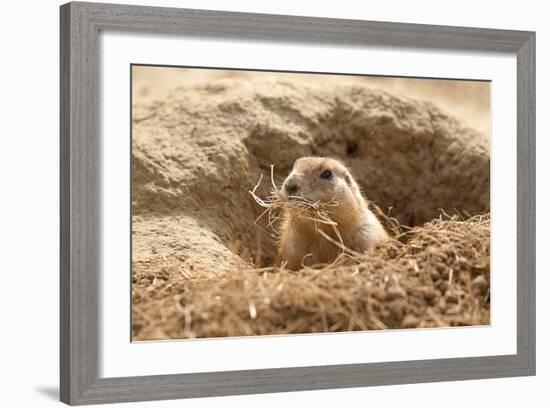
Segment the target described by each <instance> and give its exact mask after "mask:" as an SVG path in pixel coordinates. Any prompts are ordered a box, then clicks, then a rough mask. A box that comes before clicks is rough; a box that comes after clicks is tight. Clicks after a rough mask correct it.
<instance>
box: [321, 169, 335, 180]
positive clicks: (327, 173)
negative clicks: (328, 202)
mask: <svg viewBox="0 0 550 408" xmlns="http://www.w3.org/2000/svg"><path fill="white" fill-rule="evenodd" d="M320 177H321V178H322V179H325V180H328V179H330V178H332V171H330V170H325V171H323V172H322V173H321V176H320Z"/></svg>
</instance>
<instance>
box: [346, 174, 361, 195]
mask: <svg viewBox="0 0 550 408" xmlns="http://www.w3.org/2000/svg"><path fill="white" fill-rule="evenodd" d="M344 180H345V181H346V184H347V185H348V186H350V188H351V191H353V193H354V194H356V195H361V191H360V190H359V186H358V185H357V182H356V181H355V180H354V179H353V177H352V176H351V174H350V172H349V171H346V174H344Z"/></svg>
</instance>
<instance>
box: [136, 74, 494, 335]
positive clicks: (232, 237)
mask: <svg viewBox="0 0 550 408" xmlns="http://www.w3.org/2000/svg"><path fill="white" fill-rule="evenodd" d="M132 149H133V150H132V153H133V162H132V169H133V172H132V209H133V218H132V249H133V251H132V282H133V283H132V302H133V303H132V326H133V339H134V340H151V339H167V338H188V337H215V336H233V335H254V334H278V333H279V334H281V333H304V332H320V331H348V330H365V329H384V328H399V327H407V328H408V327H434V326H456V325H478V324H488V323H489V314H490V313H489V311H490V299H489V286H490V285H489V271H490V270H489V216H488V215H483V214H487V213H488V211H489V148H488V142H487V140H486V138H484V137H482V136H481V135H480V134H479V133H478V132H475V131H473V130H471V129H469V128H467V127H465V126H464V125H462V124H461V123H460V122H458V121H457V120H455V119H453V118H451V117H449V116H448V115H446V114H445V113H443V112H441V111H440V110H439V109H438V108H437V107H435V106H434V105H432V104H429V103H427V102H422V101H417V100H411V99H403V98H396V97H394V96H392V95H390V94H387V93H385V92H383V91H379V90H372V89H369V88H366V87H364V86H360V85H353V84H352V85H346V86H336V85H335V86H323V87H322V88H319V87H315V86H313V85H303V84H300V83H293V82H277V81H268V82H263V81H250V80H248V81H235V80H220V81H215V82H210V83H207V84H199V85H196V86H194V87H182V88H179V89H177V90H176V91H174V92H173V93H172V95H171V96H170V97H169V98H168V99H166V100H164V101H163V102H155V103H152V104H147V105H145V104H136V105H134V107H133V147H132ZM305 155H325V156H331V157H336V158H339V159H340V160H342V161H343V162H344V163H345V164H346V165H347V166H348V167H349V168H351V170H352V172H353V174H354V176H355V178H356V180H357V181H358V182H359V184H360V185H361V187H362V188H363V189H364V190H365V191H366V192H367V196H368V198H369V199H371V200H373V201H375V202H376V203H377V204H378V205H379V206H380V207H381V208H382V209H383V210H384V213H388V212H389V211H390V208H391V216H392V217H395V219H396V220H397V221H398V222H399V223H400V224H405V225H410V226H414V228H412V229H410V230H406V232H405V233H403V234H401V235H400V236H398V237H397V238H398V239H397V240H395V241H393V242H391V243H389V244H387V245H385V246H383V247H381V248H376V249H373V250H371V251H369V252H368V253H367V254H365V255H363V256H362V257H360V259H346V258H342V259H340V260H339V262H337V263H336V264H332V265H327V266H325V267H323V268H320V269H319V268H318V269H315V268H305V269H302V270H300V271H297V272H291V271H287V270H279V269H274V268H273V267H271V266H270V265H271V262H272V260H273V255H274V245H273V240H272V238H271V237H269V235H268V234H265V233H264V232H263V230H262V228H259V227H257V226H255V225H254V220H255V219H256V218H257V217H258V216H259V215H260V214H261V212H262V211H263V208H261V207H260V206H258V205H257V203H256V202H255V201H254V200H253V198H252V197H251V196H250V194H249V190H250V189H252V188H253V187H254V185H255V184H256V183H257V181H258V178H259V177H260V175H261V174H264V175H265V176H266V177H269V172H270V165H271V164H275V170H276V173H275V182H276V183H277V184H279V183H280V181H281V180H282V179H283V178H284V177H285V176H286V174H287V173H288V171H289V170H290V168H291V166H292V164H293V162H294V160H295V159H297V158H299V157H301V156H305ZM267 193H268V192H267V191H266V190H263V191H262V190H261V188H260V191H258V195H259V196H266V195H267ZM457 211H458V212H459V213H460V214H462V216H461V217H458V218H457V217H453V218H449V217H446V216H444V217H442V216H441V214H445V213H451V214H456V213H457ZM470 217H471V218H470Z"/></svg>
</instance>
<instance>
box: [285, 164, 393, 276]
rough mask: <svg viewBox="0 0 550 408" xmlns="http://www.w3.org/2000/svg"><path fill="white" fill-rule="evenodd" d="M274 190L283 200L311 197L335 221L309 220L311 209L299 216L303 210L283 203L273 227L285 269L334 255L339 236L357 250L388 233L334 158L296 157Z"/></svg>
mask: <svg viewBox="0 0 550 408" xmlns="http://www.w3.org/2000/svg"><path fill="white" fill-rule="evenodd" d="M280 194H281V196H282V197H283V198H284V199H285V200H289V201H293V200H296V201H297V202H299V201H300V200H304V201H307V202H309V203H317V205H318V206H319V208H320V209H321V210H322V211H323V212H324V213H325V214H327V215H328V216H329V218H330V219H331V220H332V221H334V222H335V223H336V225H335V226H331V225H328V224H326V223H319V222H318V221H314V220H312V219H311V218H314V217H315V214H314V210H308V211H312V212H311V216H304V212H303V211H300V210H298V209H296V210H295V209H294V208H292V206H288V208H286V207H285V209H284V214H283V217H282V222H281V225H280V228H279V241H278V250H279V251H278V262H279V264H281V263H282V262H286V267H287V268H289V269H293V270H296V269H299V268H300V267H301V266H302V265H314V264H318V263H330V262H332V261H334V260H335V259H336V257H337V256H338V255H339V254H340V253H341V252H342V245H341V243H342V242H343V245H344V247H345V248H348V249H350V250H352V251H355V252H359V253H362V252H365V251H366V250H367V249H369V248H371V247H373V246H376V245H378V244H380V243H382V242H384V241H386V240H387V239H388V238H389V236H388V234H387V233H386V231H385V230H384V227H383V226H382V224H381V223H380V221H379V220H378V219H377V218H376V216H375V215H374V213H373V212H372V211H371V210H370V209H369V207H368V203H367V200H366V199H365V198H364V197H363V196H362V195H361V192H360V190H359V186H358V185H357V183H356V181H355V180H354V179H353V177H352V176H351V174H350V172H349V170H348V169H347V168H346V167H345V166H344V165H343V164H342V163H340V162H339V161H337V160H334V159H330V158H324V157H303V158H300V159H298V160H296V162H295V163H294V167H293V168H292V171H291V172H290V174H289V175H288V177H287V178H286V180H285V181H284V183H283V185H282V187H281V190H280ZM335 227H336V228H337V230H338V233H337V232H336V231H335ZM319 230H321V231H323V232H322V233H321V232H319ZM326 235H328V236H329V237H330V239H328V238H327V237H326ZM338 235H340V236H338ZM339 243H340V245H338V244H339Z"/></svg>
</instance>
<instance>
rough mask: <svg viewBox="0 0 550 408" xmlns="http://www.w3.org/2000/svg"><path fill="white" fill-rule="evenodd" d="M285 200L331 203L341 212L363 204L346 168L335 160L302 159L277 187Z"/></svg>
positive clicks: (295, 163)
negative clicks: (348, 207)
mask: <svg viewBox="0 0 550 408" xmlns="http://www.w3.org/2000/svg"><path fill="white" fill-rule="evenodd" d="M281 193H282V195H283V196H284V197H285V198H286V199H287V200H293V199H295V200H300V199H302V200H306V201H308V202H310V203H319V204H321V205H323V204H328V203H333V204H337V206H338V207H340V208H341V209H344V210H345V207H346V206H358V205H361V202H362V201H363V199H362V197H361V193H360V192H359V187H358V186H357V183H356V182H355V180H354V179H353V177H352V176H351V174H350V172H349V171H348V169H347V168H346V167H345V166H344V165H343V164H342V163H340V162H339V161H338V160H335V159H329V158H325V157H302V158H300V159H298V160H296V161H295V162H294V167H293V168H292V171H291V172H290V174H289V175H288V177H287V178H286V180H285V181H284V183H283V185H282V187H281Z"/></svg>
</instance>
